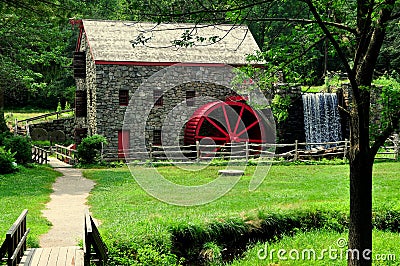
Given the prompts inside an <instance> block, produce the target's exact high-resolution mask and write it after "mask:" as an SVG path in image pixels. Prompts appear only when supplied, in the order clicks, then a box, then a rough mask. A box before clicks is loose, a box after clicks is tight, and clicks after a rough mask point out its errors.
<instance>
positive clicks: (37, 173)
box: [0, 166, 60, 247]
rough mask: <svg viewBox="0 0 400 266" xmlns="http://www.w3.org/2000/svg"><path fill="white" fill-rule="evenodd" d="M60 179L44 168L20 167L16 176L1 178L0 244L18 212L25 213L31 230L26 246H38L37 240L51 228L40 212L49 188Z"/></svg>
mask: <svg viewBox="0 0 400 266" xmlns="http://www.w3.org/2000/svg"><path fill="white" fill-rule="evenodd" d="M59 175H60V174H59V173H58V172H55V171H54V170H52V169H51V168H50V167H47V166H33V168H24V167H21V170H20V171H19V172H18V173H14V174H7V175H0V202H1V211H0V242H2V241H3V240H4V238H5V234H6V232H7V230H8V229H9V228H10V227H11V225H12V224H13V222H14V221H15V220H16V219H17V218H18V216H19V215H20V214H21V212H22V211H23V210H24V209H28V217H27V224H28V227H30V228H31V232H30V233H29V235H28V245H29V246H33V247H35V246H38V243H39V242H38V236H39V235H41V234H44V233H46V232H47V231H48V230H49V228H50V225H49V222H48V221H47V220H45V219H44V218H43V217H42V214H41V210H43V209H44V207H45V203H46V202H47V201H49V199H50V193H51V192H52V189H51V186H52V184H53V182H54V181H55V179H56V177H57V176H59Z"/></svg>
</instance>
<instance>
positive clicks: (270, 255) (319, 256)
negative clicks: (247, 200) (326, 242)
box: [257, 238, 396, 262]
mask: <svg viewBox="0 0 400 266" xmlns="http://www.w3.org/2000/svg"><path fill="white" fill-rule="evenodd" d="M257 257H258V259H260V260H268V261H277V260H278V261H289V260H293V261H295V260H309V261H319V260H327V259H328V260H346V261H347V260H348V259H352V260H361V259H362V260H375V261H392V262H393V261H396V254H393V253H375V252H374V253H372V250H370V249H365V250H362V251H359V250H357V249H349V248H347V240H346V239H344V238H339V239H338V240H337V241H336V243H335V244H334V245H331V246H329V247H327V248H322V249H320V250H316V249H314V248H304V249H290V250H288V249H274V248H269V247H268V243H266V244H265V246H264V247H263V248H261V249H259V250H258V252H257Z"/></svg>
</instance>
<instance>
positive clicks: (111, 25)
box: [71, 19, 259, 158]
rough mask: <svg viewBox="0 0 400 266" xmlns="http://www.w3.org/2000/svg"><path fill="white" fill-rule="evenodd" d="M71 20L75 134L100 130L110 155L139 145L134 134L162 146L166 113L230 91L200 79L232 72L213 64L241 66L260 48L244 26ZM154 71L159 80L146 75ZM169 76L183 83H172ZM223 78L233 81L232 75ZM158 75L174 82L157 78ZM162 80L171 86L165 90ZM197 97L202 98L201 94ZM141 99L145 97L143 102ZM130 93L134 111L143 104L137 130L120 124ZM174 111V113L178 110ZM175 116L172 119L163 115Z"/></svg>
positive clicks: (177, 136) (179, 135)
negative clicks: (75, 30)
mask: <svg viewBox="0 0 400 266" xmlns="http://www.w3.org/2000/svg"><path fill="white" fill-rule="evenodd" d="M71 24H73V25H77V26H78V28H79V37H78V40H77V46H76V51H75V52H74V63H73V65H74V77H75V79H76V87H77V89H76V102H75V107H76V112H75V113H76V114H75V115H76V118H75V138H76V140H77V141H78V142H79V139H81V138H83V137H84V136H87V135H93V134H100V135H103V136H105V137H106V138H107V140H108V143H109V144H108V146H107V151H108V155H107V156H108V157H110V158H117V156H118V150H121V149H126V148H130V147H132V146H135V145H137V143H136V139H138V138H144V140H145V143H146V145H147V144H149V143H152V144H154V145H157V144H160V142H161V138H162V134H161V128H162V126H163V123H164V120H165V117H166V115H167V114H173V110H174V108H175V106H177V105H180V106H184V108H183V109H184V110H185V112H188V113H193V112H194V111H195V110H196V108H197V107H198V106H201V105H202V104H205V103H206V102H207V101H206V99H207V97H208V98H209V99H214V100H215V99H218V100H221V101H224V100H225V99H226V98H227V97H230V96H235V95H236V93H235V92H234V91H233V90H232V89H231V88H230V87H229V83H226V84H224V83H215V82H207V80H206V79H211V80H218V79H220V77H216V76H219V75H228V76H229V75H233V74H226V73H220V72H219V69H222V68H223V66H225V65H229V66H232V67H237V66H242V65H246V64H247V62H246V55H247V54H252V53H254V52H255V51H259V48H258V46H257V44H256V42H255V40H254V38H253V36H252V35H251V33H250V31H249V30H248V28H247V27H246V26H232V25H216V26H206V25H194V24H193V25H192V24H154V23H138V22H131V21H105V20H85V19H83V20H71ZM176 64H178V66H177V67H176V68H172V70H171V68H170V67H171V66H175V65H176ZM180 67H181V68H180ZM168 69H170V71H166V70H168ZM174 69H175V70H174ZM176 69H185V70H184V71H183V72H181V71H180V70H178V71H176ZM214 70H215V71H214ZM160 71H161V72H160ZM162 71H165V72H164V73H163V72H162ZM171 71H172V72H171ZM157 73H158V74H157ZM160 73H163V74H162V75H165V78H162V76H160ZM153 75H156V76H157V75H158V78H157V79H153V80H152V76H153ZM199 76H201V77H204V76H205V77H206V79H202V78H198V77H199ZM160 77H161V78H160ZM174 77H175V79H177V80H181V81H182V82H180V83H175V84H172V83H174ZM222 79H224V78H222ZM225 79H228V80H231V79H232V76H230V77H226V78H225ZM164 80H165V82H166V83H168V82H170V83H171V84H172V85H173V87H171V86H172V85H171V84H169V85H168V84H161V83H163V82H164ZM146 82H147V83H146ZM143 84H146V85H145V86H143ZM166 85H167V87H168V86H170V87H171V88H170V87H169V89H168V90H165V89H164V88H165V87H166ZM139 88H141V89H140V91H139ZM139 92H140V93H139ZM201 96H204V97H205V98H204V99H203V98H201V99H200V98H199V97H201ZM140 97H144V99H145V100H144V102H143V100H139V98H140ZM132 98H133V99H134V100H135V101H134V102H133V104H135V107H136V108H139V109H138V110H140V108H141V105H143V108H147V109H149V110H148V112H147V113H146V112H144V113H145V114H146V116H143V114H141V113H140V112H138V113H136V114H134V116H135V117H134V120H135V119H136V120H138V121H142V122H143V121H145V122H146V123H145V126H144V129H143V130H140V129H138V130H136V129H126V128H124V126H123V125H124V116H125V113H126V111H127V108H128V107H129V104H130V100H132ZM198 98H199V102H196V103H194V100H193V99H198ZM146 99H147V100H148V102H151V103H152V105H151V106H150V108H149V107H148V106H146V104H147V102H146ZM196 101H197V100H196ZM131 103H132V102H131ZM174 115H177V117H178V116H179V112H178V113H177V114H174ZM142 116H143V117H142ZM174 120H175V119H174V117H172V118H171V117H170V118H169V119H168V121H174ZM172 123H173V122H172ZM183 127H184V125H180V126H179V125H178V128H177V129H176V130H175V131H171V132H169V133H170V134H172V139H178V142H179V141H182V140H183V136H182V131H183V129H182V128H183ZM119 157H121V154H119Z"/></svg>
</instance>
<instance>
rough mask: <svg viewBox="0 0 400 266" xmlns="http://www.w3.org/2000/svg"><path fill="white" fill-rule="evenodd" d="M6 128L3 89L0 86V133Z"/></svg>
mask: <svg viewBox="0 0 400 266" xmlns="http://www.w3.org/2000/svg"><path fill="white" fill-rule="evenodd" d="M7 130H8V127H7V124H6V120H5V118H4V89H3V87H2V86H0V133H3V132H5V131H7Z"/></svg>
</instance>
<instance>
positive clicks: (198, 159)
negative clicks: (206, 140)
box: [196, 140, 200, 162]
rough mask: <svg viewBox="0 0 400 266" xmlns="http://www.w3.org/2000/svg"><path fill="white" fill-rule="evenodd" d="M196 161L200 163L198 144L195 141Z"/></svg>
mask: <svg viewBox="0 0 400 266" xmlns="http://www.w3.org/2000/svg"><path fill="white" fill-rule="evenodd" d="M196 161H197V162H199V161H200V142H199V141H198V140H196Z"/></svg>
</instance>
